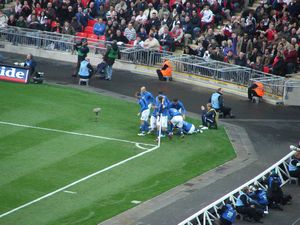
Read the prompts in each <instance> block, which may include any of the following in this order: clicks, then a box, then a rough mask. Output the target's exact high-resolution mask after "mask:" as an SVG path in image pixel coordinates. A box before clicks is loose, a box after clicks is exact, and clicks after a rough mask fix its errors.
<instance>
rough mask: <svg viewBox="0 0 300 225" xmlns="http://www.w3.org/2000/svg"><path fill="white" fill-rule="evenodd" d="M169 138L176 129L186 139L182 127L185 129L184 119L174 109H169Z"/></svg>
mask: <svg viewBox="0 0 300 225" xmlns="http://www.w3.org/2000/svg"><path fill="white" fill-rule="evenodd" d="M169 121H170V122H169V125H170V126H169V138H171V137H172V135H173V129H174V128H175V127H176V128H177V129H178V133H179V134H180V136H181V137H184V134H183V131H182V127H183V117H182V114H181V113H180V112H179V111H178V110H177V109H174V108H170V109H169Z"/></svg>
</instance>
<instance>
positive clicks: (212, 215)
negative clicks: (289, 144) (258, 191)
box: [178, 151, 296, 225]
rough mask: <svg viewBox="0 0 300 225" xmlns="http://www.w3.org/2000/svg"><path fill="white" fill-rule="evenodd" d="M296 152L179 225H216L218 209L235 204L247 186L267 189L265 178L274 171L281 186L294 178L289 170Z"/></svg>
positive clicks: (218, 215)
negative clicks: (227, 204)
mask: <svg viewBox="0 0 300 225" xmlns="http://www.w3.org/2000/svg"><path fill="white" fill-rule="evenodd" d="M295 153H296V151H292V152H290V153H289V154H287V155H286V156H285V157H283V158H282V159H281V160H280V161H278V162H277V163H275V164H274V165H272V166H270V167H269V168H268V169H266V170H265V171H264V172H262V173H261V174H259V175H258V176H256V177H254V178H253V179H252V180H250V181H248V182H247V183H245V184H243V185H241V186H240V187H238V188H236V189H235V190H233V191H231V192H230V193H228V194H227V195H225V196H223V197H221V198H220V199H218V200H216V201H215V202H213V203H211V204H210V205H208V206H206V207H205V208H203V209H201V210H200V211H198V212H196V213H195V214H194V215H192V216H190V217H189V218H187V219H185V220H184V221H182V222H181V223H179V224H178V225H207V224H209V225H214V224H215V222H216V221H217V220H218V219H220V214H219V213H218V209H221V208H222V206H224V205H225V204H226V203H225V202H226V201H231V202H232V204H233V205H234V206H235V204H236V201H237V197H238V195H239V193H240V192H241V190H242V189H243V188H245V187H249V186H250V185H258V186H259V187H260V188H262V189H264V190H266V185H265V180H266V178H267V177H268V176H269V175H270V174H271V173H272V172H274V171H275V172H276V173H277V174H278V175H279V177H280V180H281V182H282V185H281V186H283V185H285V184H287V183H288V182H290V181H291V180H292V178H291V176H290V174H289V171H288V164H289V162H290V160H291V157H292V156H293V155H294V154H295Z"/></svg>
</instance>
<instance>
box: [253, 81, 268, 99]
mask: <svg viewBox="0 0 300 225" xmlns="http://www.w3.org/2000/svg"><path fill="white" fill-rule="evenodd" d="M254 84H256V85H257V87H256V88H254V89H253V91H255V92H256V94H257V95H258V96H259V97H262V96H264V94H265V90H264V85H263V84H262V83H260V82H254Z"/></svg>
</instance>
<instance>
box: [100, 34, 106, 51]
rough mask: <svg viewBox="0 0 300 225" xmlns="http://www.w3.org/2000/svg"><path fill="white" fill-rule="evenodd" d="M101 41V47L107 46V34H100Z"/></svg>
mask: <svg viewBox="0 0 300 225" xmlns="http://www.w3.org/2000/svg"><path fill="white" fill-rule="evenodd" d="M99 41H100V44H99V47H100V48H104V47H105V41H106V37H105V35H102V36H99Z"/></svg>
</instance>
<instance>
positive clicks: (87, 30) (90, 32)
mask: <svg viewBox="0 0 300 225" xmlns="http://www.w3.org/2000/svg"><path fill="white" fill-rule="evenodd" d="M84 33H86V34H94V28H93V27H91V26H87V27H85V28H84Z"/></svg>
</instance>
